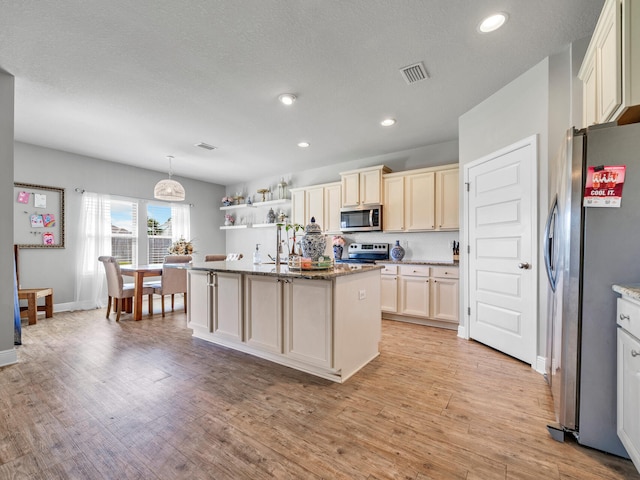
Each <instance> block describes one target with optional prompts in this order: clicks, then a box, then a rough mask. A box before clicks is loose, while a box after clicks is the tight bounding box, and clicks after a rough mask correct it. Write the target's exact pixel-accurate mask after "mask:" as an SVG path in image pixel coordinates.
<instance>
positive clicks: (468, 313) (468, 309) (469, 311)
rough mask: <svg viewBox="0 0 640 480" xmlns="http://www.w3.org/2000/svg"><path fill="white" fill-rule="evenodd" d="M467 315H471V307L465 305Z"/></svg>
mask: <svg viewBox="0 0 640 480" xmlns="http://www.w3.org/2000/svg"><path fill="white" fill-rule="evenodd" d="M467 315H469V316H471V307H467Z"/></svg>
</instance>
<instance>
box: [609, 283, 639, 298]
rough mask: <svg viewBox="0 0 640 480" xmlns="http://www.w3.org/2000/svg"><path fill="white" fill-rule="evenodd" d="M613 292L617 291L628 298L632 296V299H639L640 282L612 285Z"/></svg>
mask: <svg viewBox="0 0 640 480" xmlns="http://www.w3.org/2000/svg"><path fill="white" fill-rule="evenodd" d="M611 288H613V291H614V292H618V293H619V294H620V295H625V296H627V297H629V298H633V299H634V300H640V283H636V284H633V285H614V286H613V287H611Z"/></svg>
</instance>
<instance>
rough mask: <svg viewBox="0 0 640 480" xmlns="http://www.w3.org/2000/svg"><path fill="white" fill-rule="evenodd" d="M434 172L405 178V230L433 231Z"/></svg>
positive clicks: (434, 225)
mask: <svg viewBox="0 0 640 480" xmlns="http://www.w3.org/2000/svg"><path fill="white" fill-rule="evenodd" d="M435 178H436V176H435V172H422V173H413V174H410V175H407V176H406V177H405V180H404V182H405V187H406V188H405V190H406V191H405V207H406V208H405V215H404V218H405V230H406V231H408V232H418V231H423V230H434V229H435V228H436V223H435V200H436V197H435V189H434V186H435Z"/></svg>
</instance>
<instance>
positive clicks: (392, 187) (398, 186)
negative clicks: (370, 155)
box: [383, 165, 459, 232]
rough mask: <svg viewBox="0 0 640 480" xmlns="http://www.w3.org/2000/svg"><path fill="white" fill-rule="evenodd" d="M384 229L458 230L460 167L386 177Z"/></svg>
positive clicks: (411, 230)
mask: <svg viewBox="0 0 640 480" xmlns="http://www.w3.org/2000/svg"><path fill="white" fill-rule="evenodd" d="M383 205H384V215H383V230H384V231H389V232H424V231H434V230H437V231H439V230H458V229H459V225H458V167H457V166H453V165H446V166H440V167H431V168H424V169H419V170H413V171H409V172H402V173H391V174H387V175H385V176H384V204H383Z"/></svg>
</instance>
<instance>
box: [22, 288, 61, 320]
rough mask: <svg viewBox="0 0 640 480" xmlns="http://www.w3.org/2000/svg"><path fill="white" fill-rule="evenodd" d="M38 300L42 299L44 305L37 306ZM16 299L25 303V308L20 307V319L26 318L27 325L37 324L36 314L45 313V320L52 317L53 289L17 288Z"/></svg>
mask: <svg viewBox="0 0 640 480" xmlns="http://www.w3.org/2000/svg"><path fill="white" fill-rule="evenodd" d="M39 298H44V305H38V299H39ZM18 299H20V300H26V301H27V306H26V307H20V317H21V318H28V319H29V325H34V324H35V323H36V322H37V319H38V312H45V313H44V315H45V318H51V317H53V288H19V289H18ZM23 312H26V315H23Z"/></svg>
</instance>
